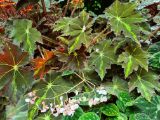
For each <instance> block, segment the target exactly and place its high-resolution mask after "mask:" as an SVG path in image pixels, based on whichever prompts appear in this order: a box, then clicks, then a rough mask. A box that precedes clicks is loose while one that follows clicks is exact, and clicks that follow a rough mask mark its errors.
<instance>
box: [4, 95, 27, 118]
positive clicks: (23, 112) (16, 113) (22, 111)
mask: <svg viewBox="0 0 160 120" xmlns="http://www.w3.org/2000/svg"><path fill="white" fill-rule="evenodd" d="M27 112H28V103H26V102H25V97H23V98H21V99H20V100H19V101H18V103H17V104H16V105H8V106H6V115H7V120H22V119H23V120H27V114H28V113H27Z"/></svg>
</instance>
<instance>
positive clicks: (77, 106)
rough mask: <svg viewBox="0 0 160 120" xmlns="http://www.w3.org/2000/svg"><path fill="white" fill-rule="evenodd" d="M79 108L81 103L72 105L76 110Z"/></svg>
mask: <svg viewBox="0 0 160 120" xmlns="http://www.w3.org/2000/svg"><path fill="white" fill-rule="evenodd" d="M78 108H79V105H78V104H75V105H72V106H71V110H76V109H78Z"/></svg>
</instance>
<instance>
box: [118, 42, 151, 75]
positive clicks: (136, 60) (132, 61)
mask: <svg viewBox="0 0 160 120" xmlns="http://www.w3.org/2000/svg"><path fill="white" fill-rule="evenodd" d="M118 62H119V63H121V64H122V67H123V68H124V71H125V78H127V77H128V76H129V75H130V74H131V73H132V72H133V71H137V70H138V68H139V67H141V68H144V69H145V70H146V71H148V55H147V53H146V52H145V51H143V50H142V49H141V48H140V47H139V46H136V47H135V46H133V45H131V46H129V47H127V48H126V50H125V52H123V53H122V54H121V55H119V58H118Z"/></svg>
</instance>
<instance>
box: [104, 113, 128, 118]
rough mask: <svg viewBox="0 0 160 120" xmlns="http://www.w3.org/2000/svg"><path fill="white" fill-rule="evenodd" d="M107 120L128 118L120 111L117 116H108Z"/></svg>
mask: <svg viewBox="0 0 160 120" xmlns="http://www.w3.org/2000/svg"><path fill="white" fill-rule="evenodd" d="M107 120H128V118H127V115H125V114H123V113H120V114H119V116H117V117H108V118H107Z"/></svg>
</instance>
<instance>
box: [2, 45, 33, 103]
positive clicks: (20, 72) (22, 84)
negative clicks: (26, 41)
mask: <svg viewBox="0 0 160 120" xmlns="http://www.w3.org/2000/svg"><path fill="white" fill-rule="evenodd" d="M28 58H29V56H28V53H27V52H22V51H21V49H19V48H18V47H17V46H15V45H13V44H11V43H9V42H6V43H5V46H4V50H3V53H1V54H0V89H2V88H4V87H6V91H4V92H5V93H4V94H6V95H7V96H8V97H10V98H12V99H13V100H16V99H17V97H20V96H21V95H23V94H24V93H25V92H26V91H27V90H28V89H30V88H31V87H32V84H33V82H34V80H33V74H32V72H31V69H29V68H28V67H24V66H25V65H26V64H27V63H28V60H29V59H28Z"/></svg>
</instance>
